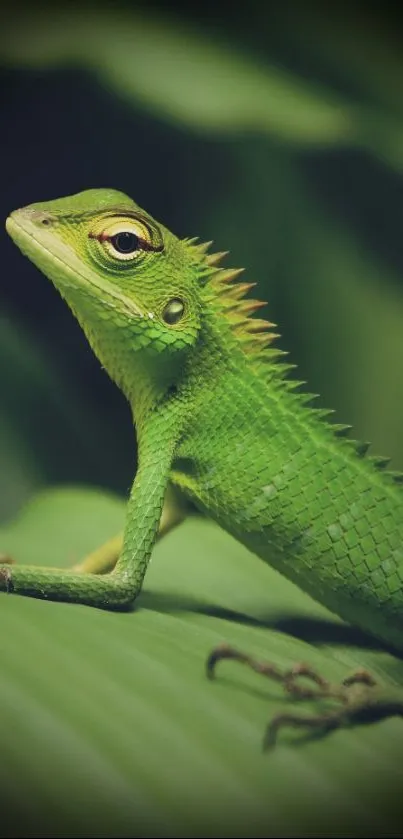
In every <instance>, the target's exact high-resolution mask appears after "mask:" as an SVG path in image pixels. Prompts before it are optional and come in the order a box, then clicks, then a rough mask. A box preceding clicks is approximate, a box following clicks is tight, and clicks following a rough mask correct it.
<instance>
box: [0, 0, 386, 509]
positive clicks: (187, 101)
mask: <svg viewBox="0 0 403 839" xmlns="http://www.w3.org/2000/svg"><path fill="white" fill-rule="evenodd" d="M401 47H402V39H401V25H400V14H399V11H398V9H397V7H396V9H395V10H394V11H393V8H389V7H387V6H385V5H384V4H382V5H381V4H376V5H372V6H369V5H368V4H365V10H363V9H362V8H361V6H360V5H358V4H357V5H354V4H348V5H347V4H346V6H345V7H344V6H342V5H340V4H337V5H336V4H334V3H331V4H329V5H325V6H323V5H322V6H321V5H318V4H315V3H308V2H304V0H301V2H300V3H297V2H294V3H292V2H288V0H282V2H281V3H274V4H264V3H258V2H257V0H249V2H248V3H247V4H245V3H244V4H239V6H235V5H231V6H224V5H222V6H218V5H217V4H213V3H203V4H192V5H188V6H183V7H181V6H180V5H179V4H173V3H168V4H167V3H165V4H164V3H160V4H150V3H149V4H147V5H144V6H141V5H140V4H138V3H129V2H126V3H122V2H121V3H109V4H103V3H98V4H92V5H88V4H86V3H81V4H74V3H64V4H63V3H61V2H54V3H52V4H51V5H43V4H40V3H37V4H31V5H30V6H24V5H21V4H19V3H8V4H7V3H6V4H4V5H3V7H2V10H1V20H0V122H1V134H0V159H1V190H0V215H1V217H2V218H3V219H5V217H6V216H7V214H8V213H9V212H10V211H11V210H13V209H15V208H17V207H19V206H22V205H24V204H28V203H31V202H35V201H40V200H47V199H51V198H56V197H60V196H63V195H67V194H70V193H74V192H77V191H80V190H83V189H88V188H91V187H101V186H109V187H114V188H116V189H121V190H123V191H125V192H127V193H128V194H129V195H131V196H132V197H133V198H134V199H135V200H136V201H137V202H138V203H139V204H140V205H143V206H144V207H145V208H146V209H147V210H149V212H151V213H152V215H154V216H155V217H156V218H157V219H159V220H160V221H162V222H163V223H164V224H166V225H167V226H168V227H170V228H171V229H172V230H173V231H175V232H176V233H177V234H178V235H180V236H194V235H198V236H200V237H201V238H205V239H213V240H214V242H215V245H216V247H217V249H218V250H224V249H230V250H231V257H230V259H229V260H228V264H233V265H234V266H239V265H243V266H246V268H247V276H248V278H249V279H250V280H257V281H258V283H259V296H260V297H261V298H262V299H266V300H268V301H269V306H268V309H267V316H268V317H269V318H270V319H271V320H274V321H275V322H276V323H277V324H279V330H280V331H281V334H282V337H281V340H280V342H279V343H280V345H281V346H282V348H284V349H287V350H289V351H290V361H292V362H294V363H296V364H298V370H297V371H296V375H297V377H298V378H303V379H304V380H307V381H308V383H309V390H310V391H313V392H317V393H320V394H321V396H320V400H318V404H319V403H320V404H322V405H325V406H326V407H330V408H334V409H335V419H336V420H337V421H341V422H348V423H352V424H353V425H354V436H356V437H359V438H364V439H369V440H371V441H372V443H373V451H374V453H378V454H386V455H390V456H391V457H392V458H393V466H394V468H403V423H402V420H403V330H402V324H403V285H402V280H403V254H402V246H401V227H402V216H403V184H402V170H403V59H402V55H403V53H402V50H401ZM3 230H4V228H3ZM0 277H1V280H0V299H1V310H0V393H1V401H0V464H1V469H0V517H1V518H7V517H9V516H11V515H13V514H14V513H15V512H16V511H17V510H18V509H19V508H20V507H21V505H23V504H24V502H25V501H26V500H27V499H28V498H29V497H30V496H31V495H32V493H34V492H35V490H36V489H38V488H40V487H43V486H46V485H49V484H61V483H63V484H64V483H85V484H91V485H97V486H101V487H104V488H107V489H110V490H112V491H117V492H119V493H126V492H127V491H128V489H129V486H130V483H131V480H132V477H133V472H134V468H135V441H134V434H133V430H132V427H131V422H130V414H129V410H128V407H127V405H126V403H125V401H124V399H123V397H122V396H121V394H120V393H119V392H118V390H117V389H116V387H115V386H114V385H113V384H112V383H111V382H110V381H109V380H108V378H107V376H106V374H105V373H104V372H103V371H102V370H101V369H100V366H99V364H98V362H97V360H96V359H95V358H94V356H93V355H92V352H91V351H90V349H89V347H88V346H87V343H86V340H85V338H84V336H83V334H82V332H81V330H80V328H79V327H78V325H77V324H76V322H75V320H74V318H73V316H72V315H71V314H70V312H69V311H68V309H67V307H66V305H65V304H64V303H63V302H62V300H61V299H59V297H58V295H57V293H56V292H55V290H54V289H53V288H52V286H51V284H50V283H49V282H48V281H47V280H46V279H45V278H44V277H43V276H42V275H41V274H40V273H39V272H38V271H37V270H36V269H35V268H34V267H33V266H32V265H30V263H29V262H28V261H27V260H25V259H24V258H23V257H22V256H21V254H20V253H19V251H18V250H17V249H16V248H15V246H13V244H12V242H11V240H9V239H8V237H7V235H6V233H5V232H3V233H1V234H0Z"/></svg>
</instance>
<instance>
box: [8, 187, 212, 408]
mask: <svg viewBox="0 0 403 839" xmlns="http://www.w3.org/2000/svg"><path fill="white" fill-rule="evenodd" d="M6 227H7V231H8V233H9V234H10V236H11V237H12V239H13V240H14V242H15V243H16V245H17V246H18V247H19V248H20V250H21V251H22V252H23V253H25V254H26V255H27V256H28V257H29V259H30V260H31V261H32V262H33V263H34V264H35V265H36V266H37V267H38V268H39V269H40V270H41V271H42V272H43V273H44V274H45V275H46V276H47V277H48V278H49V279H50V280H51V281H52V282H53V284H54V285H55V286H56V288H57V289H58V290H59V292H60V293H61V294H62V296H63V297H64V298H65V300H66V302H67V303H68V305H69V306H70V308H71V309H72V311H73V312H74V314H75V316H76V318H77V319H78V321H79V322H80V324H81V326H82V328H83V330H84V332H85V333H86V335H87V338H88V340H89V342H90V344H91V346H92V347H93V349H94V351H95V353H96V354H97V355H98V357H99V359H100V361H101V363H102V364H103V365H104V366H105V368H106V369H107V371H108V373H109V375H110V376H111V377H112V378H113V379H114V380H115V381H117V383H118V384H119V386H120V387H122V389H123V390H124V392H125V393H126V395H127V396H128V397H129V399H131V398H132V393H133V392H134V391H136V392H138V388H139V384H140V385H141V382H143V384H144V386H146V389H147V388H148V389H149V390H150V389H151V390H152V389H154V391H155V392H161V390H164V389H166V388H169V387H170V386H171V385H172V384H173V383H174V381H175V377H176V376H178V375H180V370H181V368H183V365H184V363H185V361H186V358H187V357H188V356H189V353H190V352H191V351H192V348H193V347H194V345H195V344H196V342H197V338H198V334H199V328H200V299H199V295H198V272H199V273H200V258H199V259H198V258H197V254H196V252H195V249H194V248H192V247H191V245H189V244H188V243H187V242H186V240H185V241H181V240H179V239H178V238H176V237H175V236H174V235H173V234H172V233H170V232H169V231H168V230H167V229H166V228H164V227H163V226H162V225H160V224H158V223H157V222H156V221H155V220H154V219H153V218H152V217H151V216H150V215H148V214H147V213H146V212H144V211H143V210H142V209H140V207H138V206H137V205H136V204H135V203H134V201H132V200H131V199H130V198H128V197H127V196H126V195H124V194H123V193H121V192H117V191H115V190H106V189H93V190H87V191H85V192H81V193H78V194H77V195H73V196H68V197H66V198H61V199H57V200H55V201H47V202H43V203H38V204H31V205H29V206H28V207H24V208H22V209H20V210H16V211H15V212H13V213H11V215H10V216H9V218H8V219H7V222H6Z"/></svg>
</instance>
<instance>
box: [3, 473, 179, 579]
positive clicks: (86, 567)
mask: <svg viewBox="0 0 403 839" xmlns="http://www.w3.org/2000/svg"><path fill="white" fill-rule="evenodd" d="M188 513H189V505H188V503H187V502H186V501H185V500H184V498H183V497H182V496H181V494H180V493H179V491H177V490H176V489H175V490H174V488H173V487H172V486H171V485H170V484H168V486H167V489H166V493H165V498H164V506H163V508H162V514H161V519H160V522H159V527H158V531H157V536H156V540H157V541H158V542H159V541H160V540H161V539H162V538H163V537H164V536H166V534H167V533H170V531H171V530H173V529H174V528H175V527H177V526H178V524H181V522H182V521H184V519H185V518H186V516H187V515H188ZM122 550H123V533H118V534H117V535H116V536H113V537H112V538H111V539H108V541H107V542H105V543H104V544H103V545H100V546H99V547H98V548H96V550H95V551H92V552H91V553H90V554H88V555H87V556H86V557H85V558H84V559H83V560H82V561H81V562H77V563H76V564H75V565H73V567H72V569H71V570H72V571H78V572H79V573H81V574H107V573H108V572H109V571H113V569H114V567H115V565H116V563H117V561H118V559H119V556H120V555H121V553H122ZM1 561H2V560H1V559H0V562H1Z"/></svg>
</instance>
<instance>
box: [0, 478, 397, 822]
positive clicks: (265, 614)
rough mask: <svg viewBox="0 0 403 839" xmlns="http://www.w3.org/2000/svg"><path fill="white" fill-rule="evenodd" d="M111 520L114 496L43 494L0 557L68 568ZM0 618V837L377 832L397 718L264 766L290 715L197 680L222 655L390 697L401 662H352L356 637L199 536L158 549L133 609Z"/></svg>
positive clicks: (5, 603) (213, 537)
mask: <svg viewBox="0 0 403 839" xmlns="http://www.w3.org/2000/svg"><path fill="white" fill-rule="evenodd" d="M123 519H124V504H123V503H122V502H121V501H120V500H119V499H116V498H115V497H112V496H108V495H103V494H100V493H99V492H97V491H91V490H88V491H87V490H78V489H74V488H71V489H65V490H58V491H53V492H46V493H43V494H40V495H38V496H36V497H35V498H34V499H33V500H32V502H31V503H30V505H29V506H28V507H26V508H25V509H24V511H23V513H22V514H21V516H20V517H19V519H18V520H16V521H15V522H13V523H11V524H9V526H8V527H6V528H3V530H2V531H1V533H0V544H1V547H2V550H5V551H8V552H10V553H13V554H14V555H15V556H16V557H17V556H18V558H19V559H20V560H21V561H24V562H28V561H31V562H36V563H38V562H42V563H44V564H63V563H64V564H66V563H71V562H74V561H75V560H76V559H77V558H78V557H79V556H81V555H82V554H83V553H85V552H86V551H87V550H91V549H92V548H94V547H95V546H96V544H97V543H98V542H100V541H102V540H104V539H106V538H108V537H109V536H110V535H112V534H113V533H115V532H116V531H118V530H119V529H120V528H121V526H122V524H123ZM0 616H1V617H0V638H1V639H2V640H1V668H2V678H1V680H0V719H1V743H2V760H1V763H0V782H1V791H2V796H3V800H2V805H3V806H2V818H3V827H4V828H5V820H6V821H7V831H8V832H7V833H6V835H7V836H21V835H25V836H37V835H41V836H56V837H57V836H66V837H67V836H72V835H79V836H119V837H123V836H127V837H133V836H164V837H165V836H172V837H173V836H175V837H178V836H181V837H196V836H197V837H199V836H200V837H201V836H205V835H207V836H227V837H230V836H231V837H232V836H236V837H251V836H254V837H255V836H256V837H258V836H259V837H260V836H261V837H266V836H280V837H281V836H283V837H286V836H299V837H300V836H312V835H323V836H340V835H343V836H363V835H371V836H377V835H385V832H384V831H385V829H386V824H388V828H389V831H390V830H392V827H391V823H392V820H393V814H394V812H396V808H397V805H398V803H399V801H400V795H401V788H402V782H403V767H402V760H401V754H402V746H403V726H402V722H401V720H399V719H389V720H386V721H384V722H382V723H379V724H374V725H371V726H365V727H359V728H354V729H346V730H340V731H338V732H335V733H334V734H333V735H331V736H328V737H326V738H322V739H315V740H306V739H305V738H304V737H301V734H295V733H288V732H285V731H284V732H283V734H282V735H281V737H280V739H279V742H278V745H277V747H276V749H275V750H274V751H273V752H271V753H269V754H266V755H264V754H263V753H262V750H261V743H262V736H263V733H264V730H265V726H266V724H267V722H268V720H269V719H270V718H271V717H272V716H273V714H275V713H277V712H279V711H281V710H284V709H286V708H288V709H289V708H290V700H289V699H286V698H285V696H284V694H283V693H282V691H281V689H280V687H279V686H278V685H276V684H274V683H273V684H272V683H271V682H269V681H267V680H266V681H264V680H263V679H262V678H261V677H259V676H258V675H256V674H254V673H252V672H250V671H248V670H246V669H245V668H241V667H240V666H239V665H237V664H235V663H229V662H227V663H222V666H221V667H220V668H219V669H218V671H217V679H216V681H213V682H210V681H208V680H207V679H206V676H205V670H204V668H205V660H206V656H207V654H208V653H209V651H210V650H211V648H212V647H213V646H214V645H216V644H217V643H219V642H221V641H223V640H226V641H228V642H230V643H232V644H235V645H237V646H238V647H240V648H241V649H244V650H245V651H248V652H250V653H253V654H255V655H256V656H258V657H260V658H266V659H269V660H271V661H273V662H274V663H275V664H277V665H279V666H284V667H288V666H290V665H292V664H293V663H295V662H296V661H300V660H304V661H308V662H309V663H310V664H311V665H313V666H314V667H316V668H317V669H318V670H319V671H320V672H322V673H323V675H325V676H326V677H328V678H329V679H332V680H335V681H339V680H341V679H342V678H343V677H344V676H346V674H347V673H348V672H350V671H351V670H353V669H355V668H357V667H359V666H366V667H368V668H369V669H371V671H372V672H373V673H375V674H378V675H379V676H380V678H382V679H383V680H384V681H385V682H387V683H390V684H396V682H398V683H401V681H402V679H403V662H399V661H398V660H397V659H395V658H394V657H392V656H391V655H389V654H388V653H386V652H383V651H375V650H371V649H370V647H368V648H365V647H364V646H363V645H362V648H360V646H359V643H358V636H357V634H356V633H354V631H353V630H351V629H350V628H349V627H346V626H344V625H343V624H342V623H341V622H340V621H338V620H337V619H333V618H332V617H331V616H330V615H329V614H328V613H327V612H326V610H324V609H323V608H322V607H321V606H319V605H317V604H314V603H313V601H312V600H310V599H309V598H308V597H307V596H306V595H304V594H303V593H302V592H301V591H299V589H297V588H296V587H295V586H293V585H292V584H290V583H289V582H287V581H286V580H285V579H283V578H282V577H281V576H280V575H279V574H277V573H276V572H275V571H273V570H272V569H271V568H270V567H268V566H266V565H265V564H264V563H262V562H261V561H260V560H258V559H257V557H255V556H253V555H251V554H249V553H248V552H247V551H246V550H245V549H244V548H243V547H242V546H240V545H239V544H238V543H236V542H235V541H234V540H233V539H232V538H230V537H229V536H227V535H226V534H225V533H224V532H222V531H221V530H219V529H218V528H217V527H216V526H215V525H214V524H212V523H209V522H203V521H197V520H189V521H187V522H186V523H185V524H184V525H182V526H181V527H180V528H178V530H176V531H174V532H172V533H171V534H170V535H169V536H167V537H166V538H165V539H164V540H163V541H162V542H161V543H159V544H158V545H157V547H156V549H155V552H154V556H153V559H152V562H151V565H150V569H149V572H148V574H147V577H146V585H145V589H144V592H143V594H142V595H141V597H140V598H139V601H138V605H137V607H136V609H135V610H134V611H133V612H130V613H127V614H113V613H109V612H103V611H101V610H95V609H91V608H86V607H80V606H74V605H71V604H57V603H51V602H44V601H36V600H30V599H24V598H19V597H17V596H7V595H2V596H1V610H0ZM287 621H288V623H287ZM286 626H288V629H289V630H291V629H292V630H293V633H294V634H293V635H291V634H290V633H289V632H288V633H287V632H286V631H284V630H285V628H286ZM282 630H283V631H282ZM308 635H310V636H311V638H312V639H315V643H308V641H307V640H304V637H305V639H306V638H307V637H308ZM325 637H327V639H328V643H327V644H325V643H324V639H325ZM332 638H333V642H332V643H331V639H332ZM299 710H301V713H304V711H305V707H302V708H301V709H300V708H298V711H299ZM308 710H310V708H309V706H308ZM399 790H400V791H399ZM396 819H397V816H396ZM396 825H397V821H396ZM396 825H395V827H393V830H394V829H396V833H393V832H389V833H388V834H387V835H389V836H392V835H396V836H397V835H399V833H398V832H397V831H398V829H399V828H398V827H397V826H396ZM365 831H370V832H369V833H368V834H366V833H365Z"/></svg>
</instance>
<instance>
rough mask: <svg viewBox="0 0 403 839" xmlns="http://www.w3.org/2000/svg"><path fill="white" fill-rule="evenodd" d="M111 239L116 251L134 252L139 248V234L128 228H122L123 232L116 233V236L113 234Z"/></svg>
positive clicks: (122, 252)
mask: <svg viewBox="0 0 403 839" xmlns="http://www.w3.org/2000/svg"><path fill="white" fill-rule="evenodd" d="M109 241H110V243H111V245H112V247H113V248H115V251H117V252H118V253H121V254H130V253H134V252H135V251H137V250H138V249H139V238H138V236H136V234H135V233H132V232H129V231H128V230H122V232H121V233H115V235H114V236H111V238H110V239H109Z"/></svg>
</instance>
